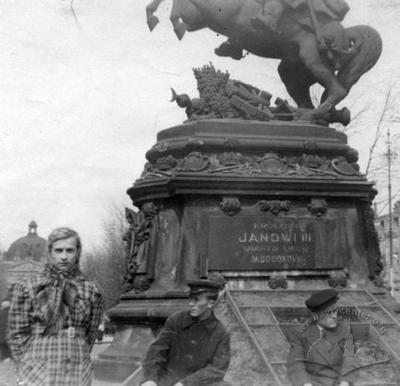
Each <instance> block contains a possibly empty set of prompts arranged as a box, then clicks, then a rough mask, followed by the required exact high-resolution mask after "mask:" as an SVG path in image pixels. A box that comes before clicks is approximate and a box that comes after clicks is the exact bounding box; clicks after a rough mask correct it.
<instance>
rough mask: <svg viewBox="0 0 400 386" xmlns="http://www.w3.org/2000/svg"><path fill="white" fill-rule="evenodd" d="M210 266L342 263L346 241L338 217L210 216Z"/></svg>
mask: <svg viewBox="0 0 400 386" xmlns="http://www.w3.org/2000/svg"><path fill="white" fill-rule="evenodd" d="M206 223H207V226H208V231H207V243H206V245H207V252H206V256H207V265H208V269H211V270H263V269H266V270H286V269H296V270H298V269H307V270H310V269H338V268H343V262H344V261H345V259H344V258H345V255H346V253H348V252H347V248H346V245H347V240H346V234H345V227H344V221H343V220H342V219H326V218H324V219H320V218H305V217H304V218H294V217H293V218H292V217H279V218H276V217H274V218H272V217H265V216H235V217H233V218H232V217H230V218H228V217H226V216H225V217H222V216H208V217H207V220H206Z"/></svg>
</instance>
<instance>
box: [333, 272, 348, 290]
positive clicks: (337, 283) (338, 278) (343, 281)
mask: <svg viewBox="0 0 400 386" xmlns="http://www.w3.org/2000/svg"><path fill="white" fill-rule="evenodd" d="M328 285H329V286H330V287H332V288H339V289H340V288H345V287H346V286H347V276H346V275H345V274H344V273H342V274H336V275H332V276H331V277H330V278H329V279H328Z"/></svg>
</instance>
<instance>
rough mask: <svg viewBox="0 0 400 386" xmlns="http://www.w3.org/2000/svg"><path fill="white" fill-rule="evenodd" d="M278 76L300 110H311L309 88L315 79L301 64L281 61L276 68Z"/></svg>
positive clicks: (312, 106)
mask: <svg viewBox="0 0 400 386" xmlns="http://www.w3.org/2000/svg"><path fill="white" fill-rule="evenodd" d="M278 72H279V76H280V77H281V79H282V82H283V83H284V85H285V87H286V90H287V92H288V93H289V95H290V96H291V97H292V98H293V100H294V101H295V102H296V104H297V106H298V107H300V108H307V109H313V108H314V105H313V103H312V100H311V98H310V87H311V86H312V85H313V84H314V83H315V78H314V77H313V76H312V74H311V73H310V71H308V69H307V68H306V67H305V66H304V65H303V63H301V62H290V61H287V60H282V61H281V63H280V64H279V66H278Z"/></svg>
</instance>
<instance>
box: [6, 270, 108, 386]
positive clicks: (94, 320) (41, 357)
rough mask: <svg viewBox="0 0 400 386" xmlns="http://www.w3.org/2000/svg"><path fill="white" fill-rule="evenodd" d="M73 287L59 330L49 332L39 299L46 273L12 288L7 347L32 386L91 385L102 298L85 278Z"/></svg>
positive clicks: (21, 375) (74, 281)
mask: <svg viewBox="0 0 400 386" xmlns="http://www.w3.org/2000/svg"><path fill="white" fill-rule="evenodd" d="M69 283H71V285H72V286H73V288H74V289H75V296H74V299H73V303H72V306H69V310H68V317H66V318H64V320H63V323H62V326H61V328H57V329H56V331H53V332H52V333H50V334H49V333H47V332H46V327H47V326H46V324H45V323H44V322H43V320H44V318H43V317H41V313H42V312H43V306H42V305H40V304H39V300H38V296H37V294H38V293H39V292H40V291H41V288H40V286H43V273H42V274H41V275H39V276H37V277H34V278H32V279H30V280H28V281H26V282H22V283H19V284H17V285H15V286H14V288H13V296H12V302H11V308H10V312H9V319H8V327H9V335H8V338H9V339H8V343H9V346H10V349H11V352H12V355H13V358H14V359H15V362H16V365H17V370H18V377H19V379H20V380H21V381H22V382H24V384H25V385H29V386H88V385H90V384H91V380H92V363H91V360H90V351H91V349H92V346H93V344H94V342H95V340H96V333H97V328H98V325H99V324H100V321H101V318H102V314H103V298H102V296H101V294H100V291H99V290H98V289H97V287H96V286H95V284H93V283H92V282H89V281H88V280H87V279H86V278H84V277H83V276H82V275H81V274H79V275H78V276H75V277H72V278H71V279H70V280H69Z"/></svg>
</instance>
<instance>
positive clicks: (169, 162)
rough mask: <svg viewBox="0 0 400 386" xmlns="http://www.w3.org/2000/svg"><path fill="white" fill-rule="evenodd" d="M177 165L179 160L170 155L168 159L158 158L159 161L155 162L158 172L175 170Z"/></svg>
mask: <svg viewBox="0 0 400 386" xmlns="http://www.w3.org/2000/svg"><path fill="white" fill-rule="evenodd" d="M177 164H178V160H177V159H176V158H175V157H174V156H172V155H169V156H167V157H160V158H158V159H157V161H156V162H155V167H156V168H157V169H158V170H161V171H166V170H171V169H173V168H174V167H175V166H176V165H177Z"/></svg>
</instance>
